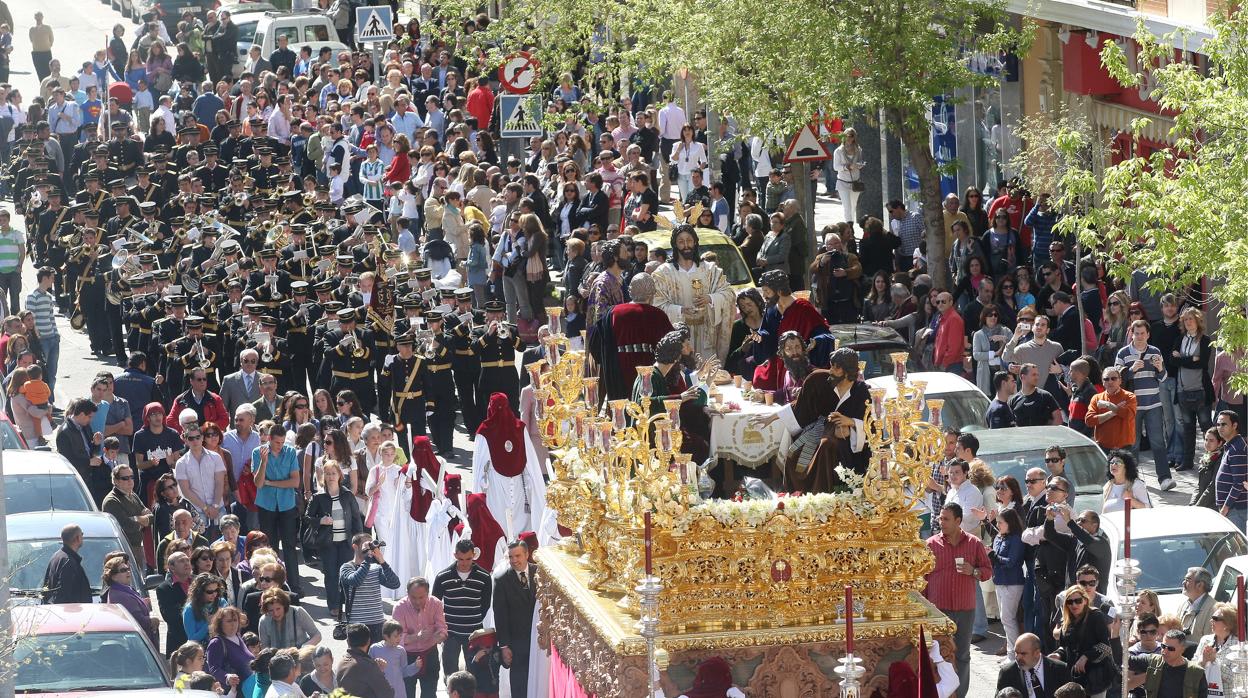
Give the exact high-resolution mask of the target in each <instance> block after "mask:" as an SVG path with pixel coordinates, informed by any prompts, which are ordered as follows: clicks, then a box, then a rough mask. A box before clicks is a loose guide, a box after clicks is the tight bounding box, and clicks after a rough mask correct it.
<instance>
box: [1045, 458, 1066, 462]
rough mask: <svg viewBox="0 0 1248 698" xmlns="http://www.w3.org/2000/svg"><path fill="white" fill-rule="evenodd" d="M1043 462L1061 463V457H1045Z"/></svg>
mask: <svg viewBox="0 0 1248 698" xmlns="http://www.w3.org/2000/svg"><path fill="white" fill-rule="evenodd" d="M1044 462H1045V463H1061V462H1062V459H1061V458H1045V459H1044Z"/></svg>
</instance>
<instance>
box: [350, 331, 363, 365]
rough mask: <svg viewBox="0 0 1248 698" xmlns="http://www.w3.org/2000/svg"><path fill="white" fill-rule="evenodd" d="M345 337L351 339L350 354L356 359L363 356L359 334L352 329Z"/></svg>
mask: <svg viewBox="0 0 1248 698" xmlns="http://www.w3.org/2000/svg"><path fill="white" fill-rule="evenodd" d="M347 337H349V338H350V339H351V342H350V344H351V356H352V357H353V358H356V359H362V358H364V345H363V344H360V336H359V335H358V334H356V333H355V330H352V331H351V334H349V335H347Z"/></svg>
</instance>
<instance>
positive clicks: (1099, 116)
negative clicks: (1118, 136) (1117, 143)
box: [1092, 100, 1174, 145]
mask: <svg viewBox="0 0 1248 698" xmlns="http://www.w3.org/2000/svg"><path fill="white" fill-rule="evenodd" d="M1094 104H1095V106H1094V108H1093V110H1092V118H1093V119H1094V120H1095V121H1096V125H1097V126H1100V127H1101V128H1106V129H1113V130H1117V131H1122V132H1124V133H1130V131H1131V122H1132V121H1134V120H1135V119H1139V118H1141V117H1147V118H1148V119H1150V121H1149V124H1148V126H1147V127H1145V128H1144V129H1143V130H1142V131H1141V132H1140V136H1142V137H1144V138H1147V139H1148V140H1150V141H1154V142H1156V143H1167V144H1170V145H1173V144H1174V139H1173V138H1171V136H1170V129H1171V128H1173V127H1174V119H1171V118H1170V117H1168V116H1161V115H1159V114H1152V113H1149V112H1146V111H1144V110H1142V109H1133V108H1132V107H1124V106H1122V105H1121V104H1113V103H1111V102H1102V101H1100V100H1097V101H1096V102H1094Z"/></svg>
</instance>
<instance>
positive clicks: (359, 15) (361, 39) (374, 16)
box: [355, 5, 394, 44]
mask: <svg viewBox="0 0 1248 698" xmlns="http://www.w3.org/2000/svg"><path fill="white" fill-rule="evenodd" d="M393 40H394V12H393V11H392V10H391V8H390V6H389V5H376V6H366V7H357V8H355V42H356V43H357V44H364V43H370V42H373V41H393Z"/></svg>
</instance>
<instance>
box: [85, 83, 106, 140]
mask: <svg viewBox="0 0 1248 698" xmlns="http://www.w3.org/2000/svg"><path fill="white" fill-rule="evenodd" d="M103 112H104V103H103V102H101V101H100V94H99V88H97V87H96V86H95V85H88V86H87V101H85V102H83V103H82V130H83V132H84V133H89V132H90V131H94V130H95V129H96V127H97V126H98V125H99V123H100V114H101V113H103Z"/></svg>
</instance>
